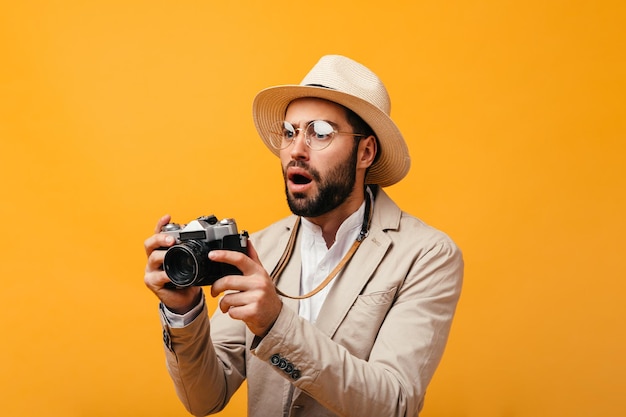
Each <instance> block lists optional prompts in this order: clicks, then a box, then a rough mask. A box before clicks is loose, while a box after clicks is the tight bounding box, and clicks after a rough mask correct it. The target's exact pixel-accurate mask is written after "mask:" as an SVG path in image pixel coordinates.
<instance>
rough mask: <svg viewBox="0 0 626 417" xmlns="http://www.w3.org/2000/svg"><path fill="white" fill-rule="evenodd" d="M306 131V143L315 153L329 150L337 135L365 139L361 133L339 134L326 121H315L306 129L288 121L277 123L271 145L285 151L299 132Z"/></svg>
mask: <svg viewBox="0 0 626 417" xmlns="http://www.w3.org/2000/svg"><path fill="white" fill-rule="evenodd" d="M299 130H302V131H304V143H306V146H308V147H309V148H311V149H313V150H314V151H321V150H322V149H326V148H328V146H330V144H331V143H332V141H333V139H334V137H335V136H336V135H350V136H355V137H359V136H360V137H365V136H366V135H362V134H360V133H350V132H339V131H337V130H336V129H335V128H334V127H333V125H332V124H330V122H327V121H326V120H313V121H312V122H310V123H309V124H307V125H306V127H304V128H302V127H294V126H293V125H292V124H291V123H289V122H287V121H282V122H276V123H274V124H273V125H272V128H271V129H270V135H269V137H270V143H271V144H272V146H273V147H274V148H275V149H285V148H287V147H288V146H289V145H291V144H292V143H294V142H295V141H296V138H297V137H298V131H299Z"/></svg>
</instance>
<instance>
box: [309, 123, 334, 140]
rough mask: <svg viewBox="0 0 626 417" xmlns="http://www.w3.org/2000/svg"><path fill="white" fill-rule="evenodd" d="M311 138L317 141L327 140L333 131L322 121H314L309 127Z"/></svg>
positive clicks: (329, 125) (328, 124) (330, 126)
mask: <svg viewBox="0 0 626 417" xmlns="http://www.w3.org/2000/svg"><path fill="white" fill-rule="evenodd" d="M309 130H310V131H312V132H311V136H312V137H314V138H315V139H317V140H328V139H330V138H332V136H333V133H334V132H335V129H333V127H332V125H331V124H330V123H328V122H326V121H324V120H315V121H313V122H311V124H310V125H309Z"/></svg>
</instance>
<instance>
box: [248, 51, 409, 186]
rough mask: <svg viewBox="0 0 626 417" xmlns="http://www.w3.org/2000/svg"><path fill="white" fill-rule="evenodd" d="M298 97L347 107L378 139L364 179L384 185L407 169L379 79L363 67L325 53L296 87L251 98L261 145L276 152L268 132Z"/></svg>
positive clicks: (404, 151)
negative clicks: (312, 98)
mask: <svg viewBox="0 0 626 417" xmlns="http://www.w3.org/2000/svg"><path fill="white" fill-rule="evenodd" d="M302 97H316V98H321V99H325V100H329V101H332V102H335V103H338V104H341V105H342V106H345V107H347V108H349V109H350V110H352V111H353V112H355V113H356V114H358V115H359V116H360V117H361V118H362V119H363V120H364V121H365V122H366V123H367V124H368V125H369V126H370V127H371V128H372V129H373V130H374V133H375V134H376V137H377V138H378V142H379V149H378V152H379V157H378V159H377V160H376V162H375V163H374V164H373V165H372V166H371V167H370V170H369V172H368V175H367V178H366V179H365V182H366V183H367V184H378V185H380V186H381V187H386V186H389V185H392V184H395V183H397V182H398V181H400V180H401V179H402V178H404V176H405V175H406V174H407V172H408V171H409V167H410V166H411V158H410V157H409V151H408V148H407V146H406V143H405V142H404V138H403V137H402V133H400V130H399V129H398V127H397V126H396V124H395V123H394V122H393V121H392V120H391V118H390V117H389V113H390V111H391V101H390V99H389V94H388V93H387V89H386V88H385V86H384V85H383V83H382V81H381V80H380V79H379V78H378V77H377V76H376V74H374V73H373V72H372V71H370V70H369V69H368V68H366V67H364V66H363V65H361V64H359V63H358V62H355V61H353V60H351V59H349V58H346V57H344V56H340V55H326V56H324V57H322V58H321V59H320V60H319V62H318V63H317V64H316V65H315V66H314V67H313V69H311V71H310V72H309V73H308V74H307V75H306V77H304V79H303V80H302V82H301V83H300V84H299V85H280V86H276V87H270V88H266V89H265V90H262V91H261V92H260V93H259V94H257V96H256V97H255V99H254V103H253V105H252V117H253V118H254V124H255V125H256V128H257V130H258V132H259V134H260V135H261V139H263V142H265V145H266V146H267V147H268V148H269V149H270V150H271V151H272V152H273V153H274V154H276V155H278V154H279V151H278V150H277V149H275V148H273V147H272V145H271V144H270V140H269V131H270V129H271V127H272V124H273V123H274V122H276V121H278V120H283V119H284V118H285V113H286V110H287V106H288V105H289V103H291V102H292V101H293V100H295V99H297V98H302Z"/></svg>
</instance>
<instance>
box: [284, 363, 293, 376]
mask: <svg viewBox="0 0 626 417" xmlns="http://www.w3.org/2000/svg"><path fill="white" fill-rule="evenodd" d="M283 370H284V371H285V373H286V374H291V373H292V372H293V363H287V366H286V367H285V369H283Z"/></svg>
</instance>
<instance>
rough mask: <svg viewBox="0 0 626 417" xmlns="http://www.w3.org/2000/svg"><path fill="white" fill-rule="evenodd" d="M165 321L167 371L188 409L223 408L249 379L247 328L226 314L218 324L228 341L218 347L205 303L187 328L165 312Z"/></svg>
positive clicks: (209, 410) (205, 412) (196, 413)
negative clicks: (213, 337) (169, 318)
mask: <svg viewBox="0 0 626 417" xmlns="http://www.w3.org/2000/svg"><path fill="white" fill-rule="evenodd" d="M225 318H226V319H228V317H225ZM161 324H162V326H163V340H164V344H165V356H166V364H167V370H168V372H169V374H170V377H171V378H172V381H173V383H174V386H175V389H176V393H177V395H178V397H179V399H180V400H181V402H182V403H183V405H184V406H185V408H186V409H187V410H188V411H189V413H191V414H192V415H194V416H205V415H208V414H212V413H216V412H218V411H220V410H222V409H223V408H224V407H225V406H226V404H228V401H229V400H230V398H231V397H232V395H233V394H234V393H235V391H236V390H237V389H238V388H239V386H240V385H241V384H242V382H243V381H244V379H245V328H243V327H242V326H241V325H239V324H240V323H238V322H237V321H235V320H224V317H222V320H220V323H218V325H217V326H218V327H220V328H223V329H222V330H223V331H222V330H220V332H221V333H222V334H223V337H224V338H225V339H226V340H228V343H226V344H222V345H220V346H219V347H218V348H216V347H214V344H213V342H212V340H211V331H212V330H211V327H212V324H211V322H210V320H209V317H208V313H207V306H206V303H205V302H203V303H202V310H201V312H200V314H198V316H197V317H196V318H195V319H194V320H193V321H192V322H191V323H189V324H187V325H185V326H184V327H180V328H178V327H173V326H171V325H170V324H169V323H168V320H167V318H166V317H165V313H164V312H163V311H161Z"/></svg>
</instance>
